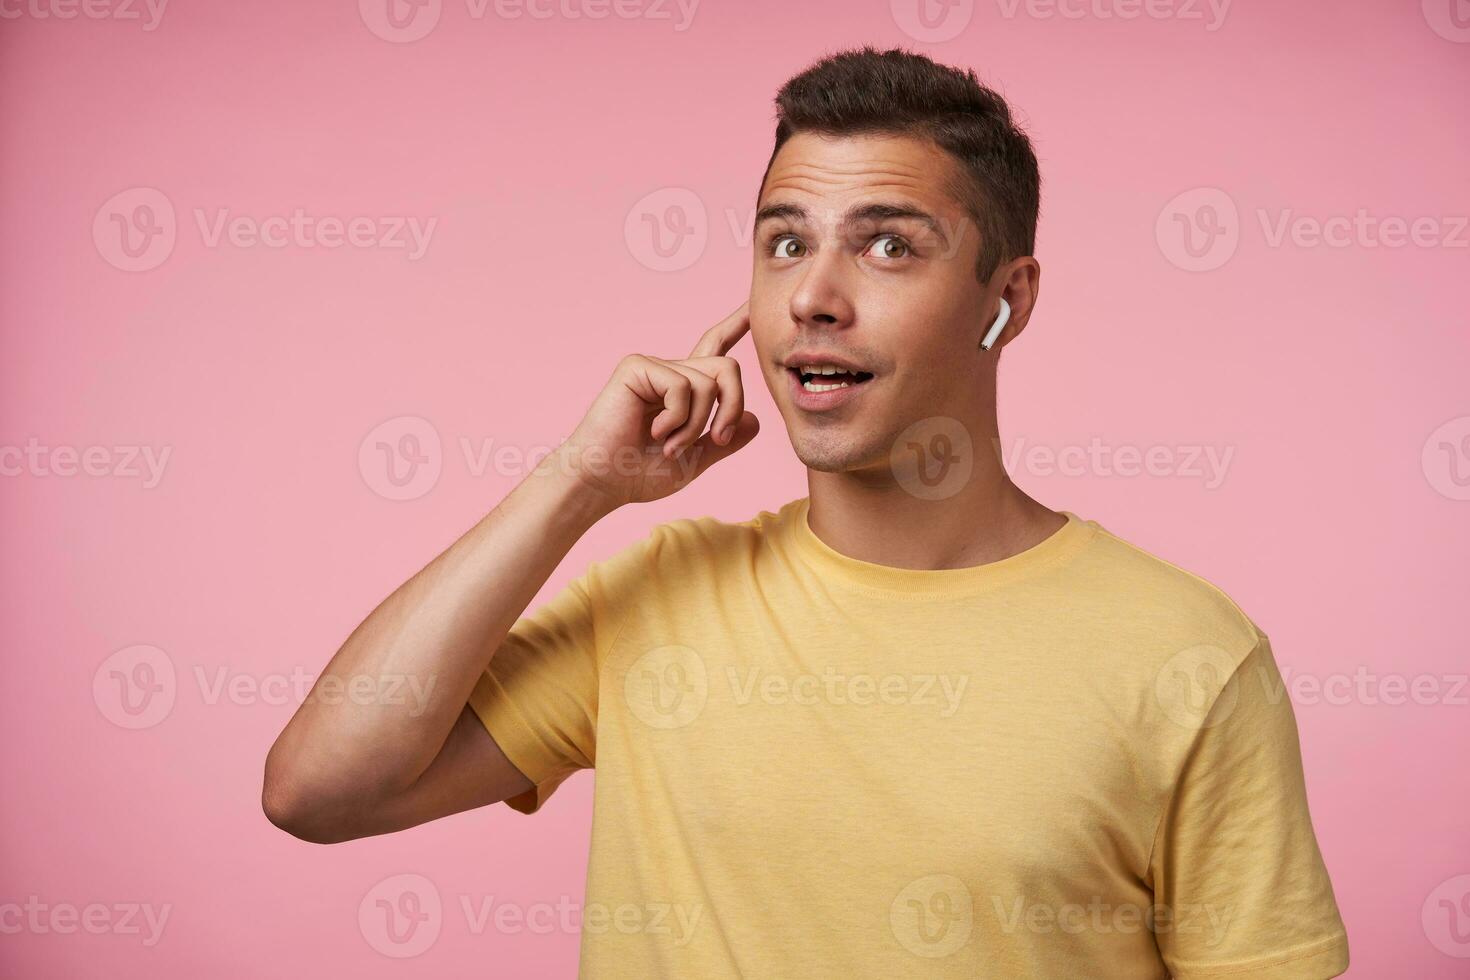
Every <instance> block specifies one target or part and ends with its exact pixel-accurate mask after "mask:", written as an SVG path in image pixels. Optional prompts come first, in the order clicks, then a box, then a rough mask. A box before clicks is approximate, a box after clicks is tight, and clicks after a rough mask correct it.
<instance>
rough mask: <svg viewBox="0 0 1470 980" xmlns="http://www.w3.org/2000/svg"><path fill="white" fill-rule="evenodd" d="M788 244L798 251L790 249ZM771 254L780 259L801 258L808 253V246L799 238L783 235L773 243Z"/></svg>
mask: <svg viewBox="0 0 1470 980" xmlns="http://www.w3.org/2000/svg"><path fill="white" fill-rule="evenodd" d="M788 245H789V246H791V247H793V248H795V249H796V251H794V252H793V251H789V250H788V249H787V246H788ZM771 254H772V255H774V256H776V257H777V258H780V259H799V258H801V257H802V256H803V255H805V254H806V246H805V245H803V244H802V243H801V240H800V239H798V238H792V237H791V236H789V235H782V236H781V237H780V238H777V239H776V240H775V241H774V242H772V243H771Z"/></svg>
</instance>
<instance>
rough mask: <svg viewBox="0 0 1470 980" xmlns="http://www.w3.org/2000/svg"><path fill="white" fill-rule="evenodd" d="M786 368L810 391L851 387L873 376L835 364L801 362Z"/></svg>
mask: <svg viewBox="0 0 1470 980" xmlns="http://www.w3.org/2000/svg"><path fill="white" fill-rule="evenodd" d="M787 370H788V371H790V372H791V373H792V374H794V375H796V377H797V380H798V381H800V383H801V386H802V388H804V389H805V390H807V391H812V392H817V391H836V390H837V389H838V388H851V387H854V386H856V385H860V384H862V383H863V382H864V381H868V380H870V379H871V378H872V377H873V375H872V374H871V373H869V372H867V371H850V370H848V369H846V368H840V367H837V366H836V365H835V364H803V365H801V366H800V367H791V368H787Z"/></svg>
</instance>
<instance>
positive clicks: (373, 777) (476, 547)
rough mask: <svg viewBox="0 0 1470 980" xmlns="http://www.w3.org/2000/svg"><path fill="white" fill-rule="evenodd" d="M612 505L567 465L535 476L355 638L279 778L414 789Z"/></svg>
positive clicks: (343, 791)
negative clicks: (493, 665) (568, 559)
mask: <svg viewBox="0 0 1470 980" xmlns="http://www.w3.org/2000/svg"><path fill="white" fill-rule="evenodd" d="M607 510H608V508H607V506H606V505H605V504H604V503H603V502H602V500H601V499H600V498H599V497H598V496H597V495H596V494H595V492H594V491H591V490H590V489H588V488H587V487H586V486H585V485H584V484H582V483H581V482H580V481H578V480H577V478H576V477H575V476H573V475H568V474H566V473H564V472H561V471H560V469H559V468H547V470H546V471H544V472H542V471H538V472H536V473H533V474H531V475H530V476H528V477H527V478H526V479H525V480H523V481H522V482H521V483H520V484H519V485H518V486H517V487H516V488H515V489H514V490H512V491H511V493H510V494H509V495H507V496H506V498H505V499H504V500H502V501H501V503H500V504H499V505H498V506H497V507H495V509H494V510H492V511H491V512H490V513H489V514H487V515H486V516H485V517H484V519H482V520H481V521H480V522H479V523H478V524H476V525H475V526H474V527H473V528H471V529H470V530H469V531H467V532H466V533H465V534H464V535H463V536H462V537H461V538H460V539H459V540H458V541H456V542H455V543H454V544H453V545H451V546H450V547H449V548H448V549H446V550H445V551H444V552H443V553H442V554H440V555H439V556H438V557H437V558H435V559H434V560H433V561H432V562H430V563H429V564H428V565H427V566H425V567H424V568H423V569H422V570H420V571H419V572H418V573H417V574H415V575H414V576H413V577H412V578H410V579H409V580H408V581H407V582H405V583H404V584H403V585H401V586H399V587H398V589H397V590H395V591H394V592H393V594H392V595H390V596H388V598H386V599H384V600H383V602H382V603H380V604H379V605H378V607H377V608H376V609H374V610H373V612H372V613H371V614H370V615H369V616H368V617H367V619H365V620H364V621H363V622H362V624H361V625H359V626H358V627H357V629H355V630H354V631H353V632H352V635H351V636H349V637H348V638H347V640H346V642H345V643H343V645H342V648H341V649H340V650H338V651H337V653H336V655H335V656H334V657H332V659H331V661H330V662H329V663H328V664H327V666H326V668H325V669H324V670H323V672H322V674H321V676H320V677H319V678H318V679H317V682H316V684H315V685H314V686H313V688H312V691H311V693H310V695H309V696H308V697H307V699H306V701H305V702H304V703H303V704H302V705H301V707H300V708H299V709H298V710H297V712H296V714H295V716H294V717H293V718H292V719H291V722H290V724H288V725H287V727H286V729H285V730H284V731H283V732H282V733H281V736H280V738H278V739H277V741H276V744H275V746H274V747H273V748H272V750H271V754H270V758H269V759H268V760H267V781H268V782H270V780H271V777H272V775H275V776H277V777H280V780H281V781H283V782H288V783H298V784H299V783H307V784H309V787H310V789H309V791H310V792H311V793H312V795H314V796H317V797H321V798H327V799H338V800H342V799H361V800H371V799H374V798H382V797H385V796H390V795H392V794H394V793H396V792H399V791H401V790H403V789H405V788H406V787H408V786H410V785H412V784H413V782H414V781H415V780H416V779H418V778H419V776H420V775H421V774H422V773H423V772H424V770H425V769H427V768H428V766H429V764H430V763H431V762H432V761H433V759H434V757H435V755H436V754H437V753H438V752H439V750H440V748H441V747H442V746H443V745H444V741H445V738H446V737H447V736H448V734H449V731H450V729H451V728H452V727H453V726H454V723H455V720H456V719H457V718H458V717H459V714H460V712H461V711H462V710H463V708H464V705H465V702H466V701H467V700H468V698H469V694H470V691H471V689H472V688H473V687H474V684H475V681H476V680H477V679H478V677H479V675H480V672H481V671H482V670H483V669H484V667H485V665H486V663H488V662H489V659H490V657H491V656H492V654H493V653H494V651H495V649H496V648H497V647H498V646H499V645H500V643H501V642H502V641H503V640H504V638H505V636H506V634H507V633H508V632H509V631H510V628H511V627H512V626H513V625H514V624H515V622H516V619H517V618H518V617H519V616H520V615H521V614H522V613H523V612H524V611H525V609H526V607H527V606H528V605H529V604H530V602H531V600H532V599H533V598H534V597H535V595H536V593H537V591H538V590H539V589H540V588H541V586H542V585H544V584H545V582H546V580H547V578H548V577H550V575H551V573H552V571H553V570H555V568H556V566H557V565H558V564H559V563H560V562H561V560H562V559H563V558H564V557H565V556H566V554H567V552H568V551H569V550H570V549H571V547H572V545H573V544H575V543H576V542H577V540H578V539H579V538H581V536H582V535H583V534H584V533H585V532H586V531H587V530H588V529H589V528H590V527H591V526H592V525H593V524H594V523H596V522H597V520H598V519H600V518H601V517H602V516H603V515H604V514H605V513H607ZM354 685H356V687H354ZM354 692H355V693H354ZM273 769H274V770H275V772H274V773H273ZM296 788H297V789H301V788H302V787H300V786H298V787H296Z"/></svg>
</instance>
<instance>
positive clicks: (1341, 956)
mask: <svg viewBox="0 0 1470 980" xmlns="http://www.w3.org/2000/svg"><path fill="white" fill-rule="evenodd" d="M1150 876H1151V878H1152V879H1153V882H1152V883H1153V888H1154V897H1155V901H1156V904H1157V906H1158V907H1159V909H1160V910H1161V912H1162V914H1164V915H1167V916H1168V917H1169V918H1168V921H1167V922H1164V923H1162V924H1161V925H1160V927H1159V928H1158V929H1157V937H1156V938H1157V941H1158V945H1159V950H1160V952H1161V953H1162V954H1163V957H1164V960H1165V962H1166V963H1168V965H1169V968H1170V971H1171V972H1172V974H1173V975H1174V976H1176V977H1180V978H1186V980H1192V978H1196V977H1215V976H1223V975H1226V974H1229V975H1230V976H1231V977H1236V978H1240V980H1244V978H1246V977H1257V976H1261V977H1267V976H1269V977H1273V978H1275V977H1281V978H1302V980H1307V978H1313V977H1315V978H1322V977H1331V976H1336V975H1338V974H1339V973H1341V972H1342V971H1343V970H1345V969H1346V967H1347V937H1346V934H1345V932H1344V930H1343V925H1342V919H1341V918H1340V916H1339V914H1338V909H1337V904H1336V901H1335V899H1334V897H1333V892H1332V883H1331V881H1330V880H1329V879H1328V876H1327V869H1326V867H1325V865H1324V863H1323V861H1322V855H1321V853H1320V851H1319V850H1318V846H1317V839H1316V835H1315V833H1314V832H1313V829H1312V820H1311V815H1310V813H1309V811H1308V808H1307V794H1306V785H1305V779H1304V777H1303V773H1302V762H1301V750H1300V746H1299V743H1298V737H1297V726H1296V718H1295V715H1294V714H1293V711H1292V706H1291V700H1290V699H1289V698H1288V697H1287V696H1286V693H1285V688H1284V686H1283V685H1282V683H1281V677H1280V674H1279V672H1278V670H1277V666H1276V662H1275V659H1274V658H1273V656H1272V653H1271V646H1270V642H1269V640H1268V639H1267V638H1266V637H1265V636H1261V637H1260V638H1259V641H1258V643H1257V645H1256V647H1255V649H1253V650H1252V651H1251V652H1250V653H1249V654H1248V655H1247V656H1246V657H1245V658H1244V660H1242V661H1241V663H1240V665H1239V667H1238V668H1237V669H1236V670H1235V672H1234V673H1233V674H1232V675H1231V677H1230V679H1229V681H1228V682H1227V683H1226V684H1225V686H1224V687H1223V688H1222V689H1221V691H1220V693H1219V694H1218V696H1217V697H1216V699H1215V702H1214V705H1213V707H1212V708H1211V709H1210V711H1209V713H1208V714H1206V715H1204V716H1203V718H1202V720H1201V723H1200V725H1199V730H1198V732H1197V734H1196V737H1195V741H1194V745H1193V747H1192V749H1191V751H1190V753H1189V755H1188V757H1187V758H1186V760H1185V762H1184V765H1183V768H1182V769H1181V771H1180V773H1179V775H1178V777H1177V780H1176V784H1175V787H1174V791H1173V794H1172V797H1171V799H1170V801H1169V803H1168V805H1167V806H1166V808H1165V810H1164V813H1163V814H1162V816H1161V819H1160V823H1159V828H1158V833H1157V836H1156V840H1155V843H1154V853H1153V857H1152V860H1151V863H1150Z"/></svg>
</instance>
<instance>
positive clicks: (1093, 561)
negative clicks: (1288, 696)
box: [1073, 521, 1265, 661]
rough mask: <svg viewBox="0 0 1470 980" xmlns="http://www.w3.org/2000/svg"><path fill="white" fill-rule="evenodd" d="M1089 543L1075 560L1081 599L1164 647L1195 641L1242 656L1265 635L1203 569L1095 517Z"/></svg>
mask: <svg viewBox="0 0 1470 980" xmlns="http://www.w3.org/2000/svg"><path fill="white" fill-rule="evenodd" d="M1089 523H1091V524H1092V525H1093V527H1094V528H1095V529H1096V532H1097V533H1096V534H1094V536H1093V538H1092V540H1091V542H1090V546H1089V547H1088V548H1087V549H1086V550H1085V551H1084V553H1083V554H1082V555H1080V556H1078V559H1077V561H1076V562H1074V567H1073V572H1074V583H1075V587H1076V593H1075V594H1076V598H1077V600H1078V601H1079V602H1083V603H1088V604H1090V605H1092V606H1095V607H1096V609H1097V611H1098V612H1099V613H1100V612H1101V611H1102V610H1103V609H1104V608H1105V609H1108V610H1111V611H1112V612H1111V614H1110V615H1109V616H1108V619H1109V620H1110V621H1111V622H1112V623H1114V624H1115V625H1117V626H1119V627H1120V628H1123V629H1126V630H1136V631H1139V632H1141V633H1147V634H1151V635H1153V636H1154V637H1156V638H1157V639H1158V640H1161V641H1163V643H1164V649H1166V650H1167V649H1169V648H1170V647H1171V646H1176V647H1181V648H1182V647H1184V646H1189V645H1194V644H1199V645H1204V646H1210V647H1216V648H1220V649H1222V650H1224V651H1226V652H1227V653H1228V654H1229V656H1230V657H1231V659H1233V660H1237V661H1238V660H1241V659H1244V658H1245V657H1246V656H1247V655H1248V654H1249V653H1250V652H1251V650H1253V649H1254V648H1255V647H1256V645H1257V644H1258V643H1259V642H1260V641H1261V640H1262V639H1264V638H1265V633H1264V632H1263V631H1262V629H1261V627H1260V626H1259V625H1257V624H1256V622H1255V621H1254V620H1253V619H1252V618H1251V617H1250V616H1249V615H1248V614H1247V613H1246V612H1245V610H1244V609H1243V608H1242V607H1241V605H1240V603H1238V602H1237V601H1236V600H1235V598H1234V597H1233V596H1231V595H1230V594H1229V593H1227V592H1226V591H1225V589H1224V588H1222V587H1221V586H1220V585H1218V584H1216V583H1215V582H1214V581H1212V580H1211V579H1209V578H1206V577H1205V576H1204V575H1202V574H1199V573H1198V572H1195V571H1193V570H1191V569H1190V568H1186V567H1184V566H1183V565H1181V564H1176V563H1175V562H1174V561H1172V560H1170V559H1168V558H1165V557H1163V556H1162V555H1160V554H1159V553H1157V552H1155V551H1153V550H1151V549H1149V548H1145V547H1143V546H1142V545H1139V544H1135V543H1134V542H1133V541H1131V540H1129V539H1127V538H1124V537H1122V536H1120V535H1118V534H1116V533H1114V532H1112V531H1110V530H1108V529H1107V528H1105V527H1102V526H1101V525H1099V524H1097V523H1096V522H1095V521H1092V522H1089Z"/></svg>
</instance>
